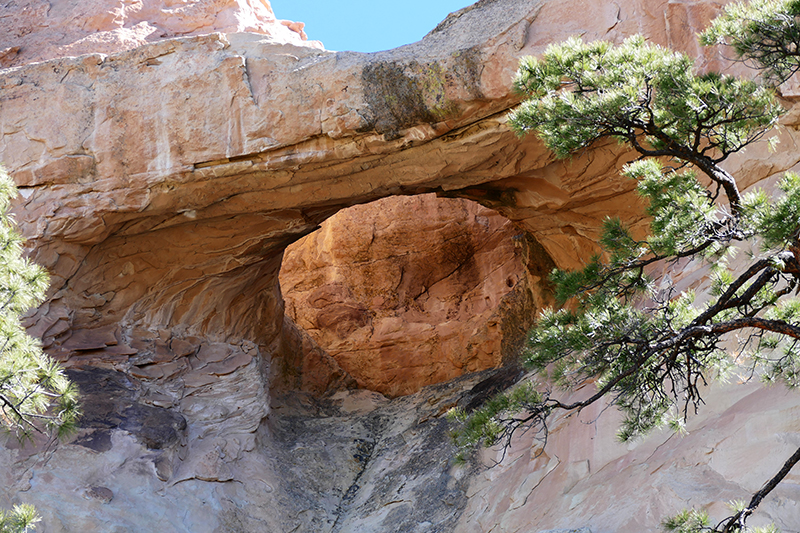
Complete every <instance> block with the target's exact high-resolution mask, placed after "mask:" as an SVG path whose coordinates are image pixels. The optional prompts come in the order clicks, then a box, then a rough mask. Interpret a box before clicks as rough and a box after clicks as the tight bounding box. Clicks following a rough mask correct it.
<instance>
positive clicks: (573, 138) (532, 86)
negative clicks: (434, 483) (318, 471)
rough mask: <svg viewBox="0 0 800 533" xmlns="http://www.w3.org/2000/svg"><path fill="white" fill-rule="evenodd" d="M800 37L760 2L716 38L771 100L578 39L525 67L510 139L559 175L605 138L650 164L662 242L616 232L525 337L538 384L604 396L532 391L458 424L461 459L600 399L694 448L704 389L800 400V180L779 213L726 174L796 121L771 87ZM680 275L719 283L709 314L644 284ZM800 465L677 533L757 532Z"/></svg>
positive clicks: (560, 278)
mask: <svg viewBox="0 0 800 533" xmlns="http://www.w3.org/2000/svg"><path fill="white" fill-rule="evenodd" d="M798 21H800V0H791V1H790V0H780V1H779V0H755V1H754V2H753V3H751V4H749V5H748V4H734V5H732V6H730V7H728V8H727V9H726V10H725V11H724V13H723V14H722V15H721V16H720V18H718V19H717V20H716V21H714V23H713V24H712V26H711V27H710V28H709V30H707V31H706V32H705V33H704V34H703V37H702V39H703V41H704V42H705V43H707V44H712V43H724V44H728V45H730V46H731V47H732V49H733V50H734V51H735V52H736V53H738V54H739V56H740V57H741V58H742V60H745V61H749V62H754V63H755V64H756V65H757V66H758V67H759V68H761V69H762V70H763V71H764V73H765V74H764V78H765V79H766V80H767V81H768V82H769V81H771V82H773V83H772V84H770V83H767V84H758V83H755V82H753V81H751V80H745V79H740V78H736V77H733V76H729V75H723V74H718V73H713V72H712V73H706V74H702V75H701V74H697V73H696V71H695V68H694V61H693V60H692V59H691V58H689V57H687V56H686V55H684V54H681V53H677V52H674V51H671V50H668V49H665V48H663V47H660V46H656V45H653V44H650V43H648V42H647V41H646V40H645V39H644V38H642V37H640V36H634V37H630V38H628V39H627V40H625V41H624V42H623V43H622V44H619V45H614V44H611V43H607V42H593V43H584V42H583V41H581V40H580V39H569V40H567V41H566V42H564V43H561V44H555V45H551V46H549V47H548V48H547V50H546V51H545V53H544V54H543V55H542V57H541V58H533V57H528V58H524V59H523V60H522V61H521V63H520V67H519V71H518V74H517V77H516V80H515V87H516V89H517V90H518V91H520V92H521V93H522V94H523V95H524V97H525V101H524V102H523V103H522V105H520V106H519V108H517V109H516V110H515V111H513V112H512V113H511V114H510V117H509V122H510V124H511V127H512V128H513V129H514V130H515V131H516V132H517V133H518V134H519V135H526V134H528V133H533V134H535V135H537V136H539V137H540V138H541V139H542V141H543V142H544V143H545V145H546V146H547V147H548V148H550V149H551V150H552V152H553V153H554V155H555V156H556V157H559V158H565V157H569V156H571V155H573V154H575V153H576V152H579V151H580V150H583V149H585V148H588V147H590V146H592V145H593V144H594V143H595V142H597V141H598V140H601V139H605V138H611V139H616V140H617V141H619V142H620V143H622V144H624V145H626V146H627V147H629V148H630V149H631V150H632V151H634V152H635V153H637V154H638V156H639V158H638V159H637V160H636V161H634V162H633V163H631V164H629V165H627V166H626V167H625V168H624V170H623V174H624V176H625V177H627V178H628V179H632V180H635V181H636V183H637V192H638V194H639V195H640V196H641V198H642V199H643V201H644V204H645V205H646V206H647V213H646V214H647V215H648V217H649V220H650V228H649V233H648V235H646V236H644V237H637V236H635V235H634V233H633V232H632V231H631V228H629V227H627V226H626V224H625V223H623V222H622V221H621V220H619V219H615V218H609V219H607V220H606V221H605V222H604V224H603V227H602V231H601V237H600V239H599V247H600V249H601V250H600V253H598V254H597V255H596V256H594V257H592V258H590V259H589V260H588V261H587V262H586V266H585V267H584V268H583V269H580V270H576V271H562V270H556V271H555V272H554V273H553V274H552V281H553V284H554V286H555V296H556V300H557V302H558V304H559V305H560V307H558V308H556V309H548V310H545V311H544V312H543V313H542V314H541V316H540V317H539V320H538V324H537V326H536V327H535V328H534V330H533V331H532V332H531V333H530V335H529V343H528V348H527V350H526V351H525V354H524V363H525V365H526V366H527V368H529V369H531V370H533V371H535V372H536V374H537V375H538V376H539V380H540V381H541V382H542V383H547V384H552V385H555V386H557V387H559V388H561V389H562V390H566V391H570V390H574V389H576V388H578V387H580V386H583V385H585V384H588V383H594V384H595V385H596V392H595V393H594V394H592V395H591V396H590V397H589V398H586V399H584V400H580V401H574V402H563V401H561V400H560V399H558V398H557V397H556V395H555V394H554V393H553V392H552V391H551V390H547V389H544V388H541V387H540V388H536V387H535V386H533V385H531V384H524V385H521V386H519V387H518V388H517V389H516V390H513V391H511V392H510V393H506V394H505V395H503V396H501V397H498V398H497V399H495V400H493V401H492V402H489V403H488V404H487V405H486V406H484V407H483V408H481V409H479V410H477V411H475V412H474V413H456V415H455V418H456V419H457V420H459V421H460V422H461V424H462V425H461V426H460V429H459V430H457V431H456V432H455V439H456V443H457V444H458V445H459V446H460V447H462V448H467V447H468V446H470V445H474V444H476V443H483V444H488V445H491V444H496V443H498V442H499V443H503V444H504V446H505V447H506V448H507V447H508V446H510V442H511V438H512V437H513V435H514V433H515V432H516V431H517V430H529V429H535V430H537V431H541V432H543V433H545V434H546V431H547V420H548V418H549V417H550V416H551V414H552V413H553V412H555V411H559V410H560V411H575V410H580V409H583V408H585V407H587V406H589V405H591V404H593V403H594V402H597V401H599V400H601V399H605V400H610V401H612V402H613V403H615V404H616V405H617V406H618V407H619V409H620V410H621V411H622V413H623V414H624V420H623V423H622V425H621V428H620V430H619V438H620V439H621V440H623V441H626V440H630V439H634V438H637V437H639V436H641V435H643V434H645V433H647V432H648V431H651V430H652V429H653V428H657V427H662V426H665V425H667V426H670V427H672V428H673V429H674V430H682V429H683V427H684V422H685V421H686V419H687V417H688V416H689V415H690V414H692V413H694V412H695V411H696V410H697V409H698V408H699V407H700V406H701V405H702V404H703V397H702V392H703V390H704V387H705V385H707V384H708V383H710V382H711V381H712V380H714V379H718V378H720V377H725V376H726V375H727V373H728V372H729V371H730V369H731V367H732V365H734V364H737V365H746V366H748V367H749V369H750V371H751V373H752V374H753V375H762V376H763V377H764V379H765V380H768V381H775V380H780V381H782V382H784V383H786V384H787V385H789V386H793V387H794V386H797V385H800V300H798V299H797V298H796V297H795V296H794V295H795V294H797V293H798V292H800V176H797V175H796V174H793V173H787V174H786V175H785V176H784V177H783V179H782V180H781V181H780V183H779V185H778V192H777V194H774V195H770V194H767V193H766V192H764V191H761V190H757V191H754V192H749V193H747V194H743V193H742V192H741V191H740V189H739V183H738V182H737V179H736V176H734V175H732V174H731V173H730V172H728V170H727V169H726V168H725V167H724V162H725V161H726V160H727V159H728V157H729V156H730V155H731V154H733V153H737V152H741V151H742V150H744V149H745V148H746V147H747V146H749V145H751V144H752V143H755V142H758V141H761V140H763V139H764V137H765V135H767V134H768V133H769V132H770V131H771V130H772V129H773V128H774V127H775V126H776V125H777V122H778V118H779V117H780V115H781V113H782V112H783V107H782V106H781V105H780V104H779V103H778V101H777V100H776V95H775V90H774V88H773V87H774V82H775V81H776V80H777V81H781V80H784V79H786V77H787V76H788V75H790V74H791V73H793V72H796V71H797V70H798V65H800V63H799V62H798V58H800V53H798V48H797V44H798V43H800V30H798V29H797V27H798ZM754 42H755V43H757V44H758V45H759V46H760V48H758V47H756V48H754V46H753V43H754ZM753 50H756V51H757V52H753ZM737 254H746V255H745V257H746V258H747V260H748V261H747V264H746V265H745V267H737V268H734V267H732V266H731V264H732V262H731V261H730V259H731V258H732V257H734V256H736V255H737ZM680 259H687V260H692V261H695V262H700V263H705V264H706V266H707V267H708V268H709V269H710V271H711V273H712V283H711V288H710V289H709V291H708V293H707V294H703V295H702V296H703V297H702V298H696V296H697V295H695V293H694V292H693V291H692V290H679V289H678V288H676V287H675V286H674V285H672V284H671V282H670V281H669V280H663V279H662V280H658V283H656V280H654V279H652V278H651V277H650V276H649V272H652V271H653V268H654V267H655V266H656V265H662V266H663V265H665V264H674V263H675V262H676V261H677V260H680ZM739 263H741V262H738V263H737V264H739ZM698 301H699V302H702V303H696V302H698ZM737 342H738V350H736V351H735V353H731V350H730V346H731V344H732V343H733V344H734V345H735V344H736V343H737ZM548 386H550V385H548ZM797 461H800V450H798V453H797V454H795V456H793V457H792V458H790V459H789V460H788V461H787V463H786V464H785V465H784V469H782V471H781V472H779V474H778V475H776V476H775V477H774V478H773V479H771V480H769V481H768V483H767V484H766V485H765V488H764V489H762V491H760V492H759V493H757V494H756V495H754V496H753V499H751V500H750V502H749V503H748V504H746V505H745V504H742V505H741V507H740V508H739V509H737V510H736V512H735V514H734V515H733V516H731V517H728V518H726V519H725V520H723V521H721V522H719V523H717V525H709V524H710V522H709V519H708V517H707V516H706V515H705V514H704V513H702V512H699V511H695V510H688V511H684V512H683V513H681V514H679V515H677V516H675V517H673V518H670V519H668V520H667V521H665V523H664V527H665V528H666V529H668V530H671V531H678V532H681V533H699V532H702V531H713V532H732V531H753V532H755V531H760V530H756V529H747V526H746V519H747V517H748V516H749V515H750V514H751V513H752V512H753V510H754V509H755V508H756V507H757V506H758V504H759V503H760V502H761V500H762V499H763V497H764V496H765V495H766V494H767V493H768V492H769V491H770V490H772V488H774V486H775V485H777V483H778V482H779V481H780V480H781V479H783V477H784V476H785V475H786V474H787V473H788V471H789V469H791V468H792V466H793V465H794V464H795V463H796V462H797ZM763 491H766V492H763ZM762 492H763V493H762ZM764 531H769V530H764Z"/></svg>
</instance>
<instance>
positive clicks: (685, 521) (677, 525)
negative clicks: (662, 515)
mask: <svg viewBox="0 0 800 533" xmlns="http://www.w3.org/2000/svg"><path fill="white" fill-rule="evenodd" d="M709 522H710V520H709V518H708V513H706V512H705V511H698V510H696V509H684V510H683V511H681V512H680V513H678V514H677V515H675V516H673V517H670V518H668V519H667V520H665V521H664V524H663V525H664V529H666V530H667V531H674V532H675V533H699V532H700V531H707V530H708V529H709V528H708V525H709Z"/></svg>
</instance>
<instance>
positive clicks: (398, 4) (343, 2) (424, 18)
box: [270, 0, 476, 52]
mask: <svg viewBox="0 0 800 533" xmlns="http://www.w3.org/2000/svg"><path fill="white" fill-rule="evenodd" d="M474 1H476V0H402V1H399V0H338V1H337V0H270V4H271V5H272V11H273V12H274V13H275V16H276V17H278V18H279V19H287V20H295V21H299V22H305V23H306V33H307V34H308V38H309V39H316V40H318V41H322V44H324V45H325V48H327V49H328V50H337V51H340V50H353V51H356V52H377V51H380V50H388V49H390V48H395V47H397V46H401V45H404V44H408V43H413V42H415V41H419V40H420V39H422V37H423V36H424V35H425V34H426V33H428V32H429V31H431V30H432V29H433V28H435V27H436V25H437V24H439V23H440V22H441V21H442V20H444V18H445V17H446V16H447V15H448V13H451V12H453V11H458V10H459V9H461V8H462V7H466V6H468V5H471V4H473V3H474Z"/></svg>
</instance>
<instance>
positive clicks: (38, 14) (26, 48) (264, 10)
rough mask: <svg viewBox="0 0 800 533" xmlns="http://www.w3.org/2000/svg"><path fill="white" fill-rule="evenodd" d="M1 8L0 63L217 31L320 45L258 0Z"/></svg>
mask: <svg viewBox="0 0 800 533" xmlns="http://www.w3.org/2000/svg"><path fill="white" fill-rule="evenodd" d="M2 8H3V10H5V13H4V14H3V16H2V17H0V68H5V67H13V66H16V65H24V64H26V63H32V62H34V61H44V60H46V59H52V58H55V57H66V56H78V55H83V54H97V53H100V54H109V53H114V52H119V51H121V50H130V49H131V48H136V47H137V46H141V45H143V44H147V43H149V42H153V41H159V40H163V39H169V38H174V37H183V36H188V35H202V34H207V33H211V32H216V31H219V32H226V33H232V32H248V33H259V34H263V35H265V36H267V37H271V38H272V39H275V40H277V41H281V42H286V43H292V44H294V45H298V46H311V47H314V48H322V44H321V43H319V42H318V41H311V42H307V41H306V39H307V37H306V34H305V32H304V31H303V27H304V25H303V23H301V22H292V21H289V20H277V19H276V18H275V15H274V14H273V12H272V8H271V7H270V5H269V3H268V2H264V1H263V0H218V1H214V2H204V1H198V0H134V1H127V0H89V1H87V0H14V1H8V2H6V3H5V5H4V6H2Z"/></svg>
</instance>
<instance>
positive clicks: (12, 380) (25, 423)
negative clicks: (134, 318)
mask: <svg viewBox="0 0 800 533" xmlns="http://www.w3.org/2000/svg"><path fill="white" fill-rule="evenodd" d="M16 194H17V190H16V187H15V185H14V182H13V181H12V179H11V178H10V177H9V175H8V173H6V171H5V170H4V169H3V168H2V167H0V429H2V430H4V431H5V432H8V433H10V434H11V436H12V438H16V439H18V440H20V441H25V440H28V439H31V438H32V437H33V435H34V434H35V433H43V434H54V435H57V436H63V435H65V434H67V433H69V432H70V431H72V430H73V429H74V428H75V425H76V422H77V418H78V416H79V415H80V407H79V404H78V392H77V388H76V387H75V386H74V384H72V383H71V382H70V381H69V380H68V379H67V378H66V376H65V375H64V372H63V371H62V370H61V368H60V367H59V366H58V364H57V363H55V362H54V361H52V360H51V359H50V358H49V357H48V356H47V355H46V354H44V353H43V352H42V349H41V345H40V344H39V342H38V341H37V340H36V339H33V338H32V337H31V336H30V335H28V334H27V332H26V331H25V328H24V327H22V324H21V323H20V316H21V315H22V314H23V313H25V312H26V311H27V310H28V309H30V308H32V307H34V306H37V305H39V304H40V303H41V302H42V301H43V299H44V294H45V291H46V289H47V286H48V276H47V272H45V271H44V270H43V269H42V268H41V267H39V266H38V265H36V264H34V263H32V262H31V261H29V260H28V259H26V258H24V257H23V255H22V244H23V239H22V238H21V237H20V235H19V233H17V231H16V230H15V229H14V224H13V221H12V219H11V217H10V216H9V215H8V209H9V206H10V202H11V199H12V198H14V197H15V196H16ZM38 521H39V517H38V516H37V515H36V510H35V509H34V508H33V507H32V506H30V505H16V506H14V508H13V509H11V510H9V511H3V510H0V533H22V532H27V531H32V530H33V529H35V525H36V523H37V522H38Z"/></svg>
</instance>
